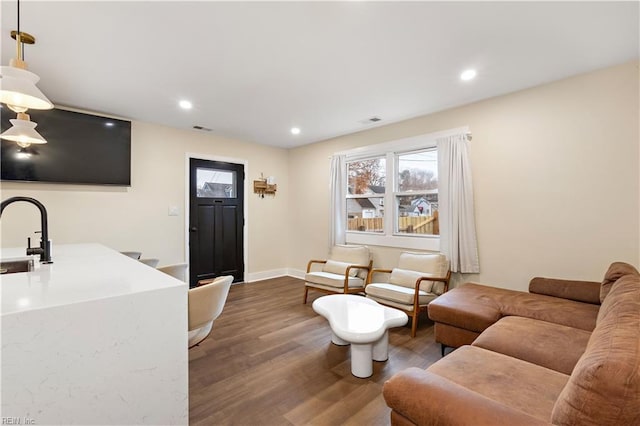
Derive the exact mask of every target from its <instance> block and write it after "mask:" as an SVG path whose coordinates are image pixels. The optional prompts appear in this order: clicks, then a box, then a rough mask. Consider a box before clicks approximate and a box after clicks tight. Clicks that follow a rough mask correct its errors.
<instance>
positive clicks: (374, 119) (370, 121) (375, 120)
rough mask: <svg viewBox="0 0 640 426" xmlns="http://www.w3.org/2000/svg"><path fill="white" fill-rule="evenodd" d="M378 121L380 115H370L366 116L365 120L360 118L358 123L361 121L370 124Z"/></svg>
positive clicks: (380, 119)
mask: <svg viewBox="0 0 640 426" xmlns="http://www.w3.org/2000/svg"><path fill="white" fill-rule="evenodd" d="M378 121H382V118H380V117H371V118H367V119H366V120H361V121H360V123H362V124H372V123H377V122H378Z"/></svg>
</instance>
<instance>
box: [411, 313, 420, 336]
mask: <svg viewBox="0 0 640 426" xmlns="http://www.w3.org/2000/svg"><path fill="white" fill-rule="evenodd" d="M419 313H420V311H418V312H414V313H413V319H412V320H411V337H412V338H413V337H416V330H417V328H418V314H419Z"/></svg>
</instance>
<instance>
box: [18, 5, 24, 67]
mask: <svg viewBox="0 0 640 426" xmlns="http://www.w3.org/2000/svg"><path fill="white" fill-rule="evenodd" d="M16 37H17V41H18V43H20V44H21V46H20V56H22V57H21V58H19V59H22V60H23V61H24V43H22V35H21V34H20V0H18V34H16Z"/></svg>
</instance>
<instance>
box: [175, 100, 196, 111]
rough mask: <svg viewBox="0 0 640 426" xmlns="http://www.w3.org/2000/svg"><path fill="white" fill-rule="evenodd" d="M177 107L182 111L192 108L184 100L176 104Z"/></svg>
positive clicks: (191, 105) (189, 103) (190, 104)
mask: <svg viewBox="0 0 640 426" xmlns="http://www.w3.org/2000/svg"><path fill="white" fill-rule="evenodd" d="M178 105H180V108H182V109H191V108H193V104H192V103H191V102H189V101H187V100H185V99H183V100H181V101H180V102H178Z"/></svg>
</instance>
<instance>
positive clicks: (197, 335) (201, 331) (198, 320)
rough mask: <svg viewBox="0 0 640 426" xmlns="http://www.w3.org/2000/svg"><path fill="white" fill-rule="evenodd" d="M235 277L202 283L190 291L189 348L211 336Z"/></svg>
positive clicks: (219, 278) (229, 276) (224, 277)
mask: <svg viewBox="0 0 640 426" xmlns="http://www.w3.org/2000/svg"><path fill="white" fill-rule="evenodd" d="M232 282H233V276H231V275H227V276H222V277H218V278H215V279H213V280H206V281H200V283H198V284H199V285H198V287H194V288H192V289H190V290H189V348H192V347H193V346H195V345H197V344H198V343H200V342H202V341H203V340H204V339H206V338H207V336H209V334H210V333H211V329H212V328H213V321H215V319H216V318H218V316H220V314H221V313H222V308H224V304H225V302H226V301H227V295H228V294H229V288H230V287H231V283H232Z"/></svg>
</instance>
